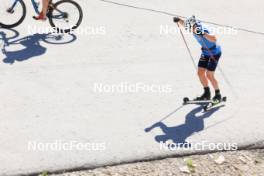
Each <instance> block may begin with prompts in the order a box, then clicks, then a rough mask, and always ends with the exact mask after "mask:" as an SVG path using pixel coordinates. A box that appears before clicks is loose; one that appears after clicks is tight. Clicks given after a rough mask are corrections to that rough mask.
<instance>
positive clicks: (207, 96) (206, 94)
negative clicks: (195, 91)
mask: <svg viewBox="0 0 264 176" xmlns="http://www.w3.org/2000/svg"><path fill="white" fill-rule="evenodd" d="M210 99H211V92H210V88H209V87H205V88H204V93H203V94H202V95H201V96H200V97H197V98H195V99H194V100H195V101H201V100H210Z"/></svg>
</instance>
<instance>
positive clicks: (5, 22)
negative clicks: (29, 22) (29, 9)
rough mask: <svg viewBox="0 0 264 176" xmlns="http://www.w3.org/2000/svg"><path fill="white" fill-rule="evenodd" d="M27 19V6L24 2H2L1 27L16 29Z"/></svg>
mask: <svg viewBox="0 0 264 176" xmlns="http://www.w3.org/2000/svg"><path fill="white" fill-rule="evenodd" d="M25 17H26V5H25V3H24V1H23V0H15V1H10V0H5V1H1V6H0V27H2V28H14V27H16V26H18V25H20V24H21V23H22V22H23V21H24V19H25Z"/></svg>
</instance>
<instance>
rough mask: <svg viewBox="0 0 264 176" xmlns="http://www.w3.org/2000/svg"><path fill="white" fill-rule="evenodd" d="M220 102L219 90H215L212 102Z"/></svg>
mask: <svg viewBox="0 0 264 176" xmlns="http://www.w3.org/2000/svg"><path fill="white" fill-rule="evenodd" d="M221 101H222V96H221V93H220V90H219V89H218V90H215V96H214V97H213V102H215V103H218V102H221Z"/></svg>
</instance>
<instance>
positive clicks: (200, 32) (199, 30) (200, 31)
mask: <svg viewBox="0 0 264 176" xmlns="http://www.w3.org/2000/svg"><path fill="white" fill-rule="evenodd" d="M195 34H196V35H201V36H203V35H204V30H203V28H202V26H201V25H197V26H196V28H195Z"/></svg>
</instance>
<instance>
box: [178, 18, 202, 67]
mask: <svg viewBox="0 0 264 176" xmlns="http://www.w3.org/2000/svg"><path fill="white" fill-rule="evenodd" d="M177 26H178V28H179V29H180V34H181V36H182V39H183V41H184V44H185V46H186V48H187V51H188V53H189V55H190V57H191V59H192V63H193V66H194V68H195V70H197V67H196V64H195V61H194V58H193V56H192V53H191V50H190V48H189V46H188V44H187V42H186V39H185V37H184V35H183V32H182V30H181V28H180V25H179V24H178V23H177Z"/></svg>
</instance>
